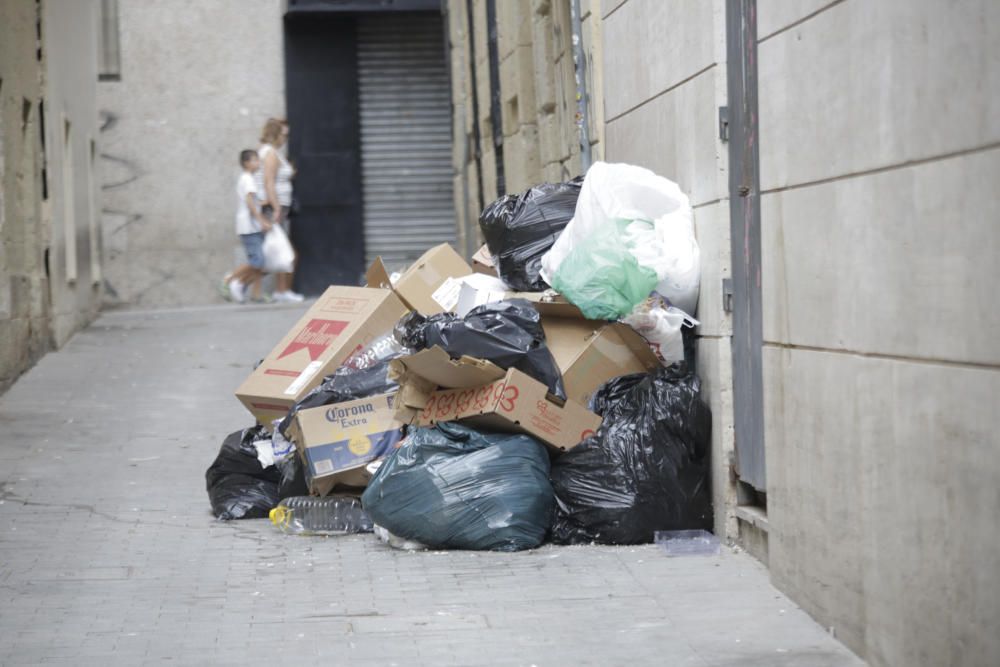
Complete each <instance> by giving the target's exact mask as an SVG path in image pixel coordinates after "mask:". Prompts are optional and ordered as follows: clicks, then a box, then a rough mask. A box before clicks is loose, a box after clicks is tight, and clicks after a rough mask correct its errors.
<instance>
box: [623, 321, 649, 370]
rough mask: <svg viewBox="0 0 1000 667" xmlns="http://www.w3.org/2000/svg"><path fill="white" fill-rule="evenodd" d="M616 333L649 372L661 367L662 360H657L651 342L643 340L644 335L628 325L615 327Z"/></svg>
mask: <svg viewBox="0 0 1000 667" xmlns="http://www.w3.org/2000/svg"><path fill="white" fill-rule="evenodd" d="M615 332H616V333H617V334H618V335H619V336H620V337H621V339H622V342H623V343H624V344H625V345H627V346H628V348H629V349H630V350H631V351H632V354H633V355H635V357H636V359H639V360H640V361H641V362H642V364H643V365H644V366H645V367H646V368H647V369H648V370H653V369H654V368H656V367H657V366H659V365H660V360H659V359H657V357H656V353H655V352H653V350H652V348H650V347H649V341H647V340H646V339H645V338H643V337H642V334H640V333H639V332H638V331H636V330H635V329H633V328H632V327H630V326H629V325H627V324H617V325H615Z"/></svg>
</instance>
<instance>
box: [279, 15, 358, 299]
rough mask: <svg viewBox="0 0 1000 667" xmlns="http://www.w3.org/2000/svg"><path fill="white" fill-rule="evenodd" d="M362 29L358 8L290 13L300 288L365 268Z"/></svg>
mask: <svg viewBox="0 0 1000 667" xmlns="http://www.w3.org/2000/svg"><path fill="white" fill-rule="evenodd" d="M356 34H357V30H356V27H355V19H354V18H353V17H352V16H344V15H336V14H334V15H331V14H326V15H324V14H294V13H290V14H288V15H286V17H285V86H286V90H285V96H286V104H287V107H288V124H289V128H290V130H291V131H290V136H289V144H288V152H289V157H290V158H291V160H292V162H293V163H294V164H295V168H296V170H297V172H296V176H295V198H296V200H297V202H298V212H297V215H296V217H295V218H294V219H293V223H292V242H293V244H294V245H295V248H296V250H297V251H298V258H299V259H298V266H297V268H296V272H295V289H296V290H297V291H299V292H301V293H303V294H307V295H316V294H320V293H322V292H323V290H325V289H326V288H327V287H328V286H329V285H332V284H339V285H356V284H358V283H359V281H360V279H361V276H362V274H363V273H364V268H365V267H364V255H365V249H364V229H363V223H362V203H361V202H362V199H361V157H360V140H359V125H358V79H357V46H356V39H357V38H356Z"/></svg>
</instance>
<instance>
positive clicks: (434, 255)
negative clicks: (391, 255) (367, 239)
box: [365, 243, 473, 315]
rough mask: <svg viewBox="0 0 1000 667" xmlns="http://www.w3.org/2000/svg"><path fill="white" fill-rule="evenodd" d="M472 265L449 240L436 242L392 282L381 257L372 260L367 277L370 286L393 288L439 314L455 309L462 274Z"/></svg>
mask: <svg viewBox="0 0 1000 667" xmlns="http://www.w3.org/2000/svg"><path fill="white" fill-rule="evenodd" d="M471 273H473V271H472V267H471V266H469V264H468V262H466V261H465V260H464V259H462V257H461V255H459V254H458V253H457V252H456V251H455V249H454V248H452V247H451V246H450V245H448V244H447V243H442V244H440V245H437V246H434V247H433V248H431V249H430V250H428V251H427V252H425V253H424V254H423V255H421V256H420V259H418V260H417V261H415V262H414V263H413V264H411V265H410V267H409V268H407V269H406V270H405V271H403V273H402V275H400V276H399V279H398V280H397V281H396V282H395V284H392V283H391V281H390V278H389V271H388V269H386V267H385V263H384V262H383V261H382V258H381V257H376V258H375V261H374V262H372V265H371V267H369V269H368V272H367V273H366V274H365V279H366V280H367V282H368V286H369V287H384V288H391V289H392V290H393V291H395V292H396V294H397V295H398V296H399V298H401V299H402V300H403V301H404V302H405V303H406V305H407V306H409V307H410V309H412V310H416V311H417V312H419V313H421V314H423V315H435V314H437V313H443V312H447V311H450V310H452V309H453V308H454V307H455V304H456V303H457V302H458V292H459V289H460V287H461V283H460V282H459V281H458V279H459V278H461V277H463V276H467V275H469V274H471Z"/></svg>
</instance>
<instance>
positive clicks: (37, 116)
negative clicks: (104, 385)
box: [0, 0, 100, 391]
mask: <svg viewBox="0 0 1000 667" xmlns="http://www.w3.org/2000/svg"><path fill="white" fill-rule="evenodd" d="M96 12H97V2H96V1H95V0H81V1H79V2H77V1H70V0H48V1H47V2H45V3H34V2H24V1H23V0H0V391H2V390H3V389H5V388H6V387H7V386H9V385H10V384H11V382H13V381H14V379H15V378H17V376H18V375H20V373H22V372H23V371H24V370H25V369H27V368H28V367H29V366H30V365H31V364H32V363H34V362H35V361H36V360H37V359H38V358H39V357H40V356H41V355H42V354H44V352H45V351H46V350H47V349H49V348H51V347H52V346H58V345H62V344H63V343H64V342H65V341H66V340H68V339H69V337H70V336H71V335H72V334H73V332H74V331H76V330H77V329H79V328H80V327H82V326H84V325H86V324H87V323H88V322H90V321H91V320H92V319H93V317H94V316H95V314H96V311H97V307H98V304H99V289H100V285H99V283H100V229H99V226H98V225H97V224H96V214H95V211H96V208H97V206H98V199H99V193H98V190H97V176H96V174H95V156H96V153H97V150H98V149H97V143H96V139H97V122H96V117H97V116H96V103H95V98H94V96H95V90H96V86H97V71H96V57H95V54H96V49H97V41H96V40H97V13H96Z"/></svg>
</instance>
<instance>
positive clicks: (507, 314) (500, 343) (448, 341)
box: [398, 299, 566, 399]
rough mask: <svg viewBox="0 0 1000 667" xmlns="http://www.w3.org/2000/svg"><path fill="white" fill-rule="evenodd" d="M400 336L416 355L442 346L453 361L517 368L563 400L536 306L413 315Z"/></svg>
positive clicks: (512, 303)
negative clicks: (473, 359)
mask: <svg viewBox="0 0 1000 667" xmlns="http://www.w3.org/2000/svg"><path fill="white" fill-rule="evenodd" d="M398 329H399V332H398V335H399V336H400V337H401V340H402V341H403V343H404V344H405V345H407V346H408V347H411V348H413V349H415V350H424V349H427V348H430V347H434V346H435V345H438V346H440V347H441V348H443V349H444V351H445V352H447V353H448V355H449V356H450V357H451V358H452V359H458V358H459V357H461V356H462V355H469V356H470V357H476V358H478V359H486V360H487V361H492V362H493V363H494V364H496V365H497V366H499V367H500V368H503V369H504V370H507V369H508V368H516V369H517V370H519V371H522V372H524V373H525V374H527V375H530V376H531V377H533V378H535V379H536V380H538V381H539V382H542V383H543V384H545V385H546V386H547V387H548V388H549V392H550V393H552V394H554V395H555V396H558V397H559V398H562V399H565V398H566V390H565V389H564V388H563V383H562V373H560V372H559V367H558V366H556V361H555V359H553V358H552V353H551V352H550V351H549V348H548V346H547V345H546V344H545V331H543V330H542V323H541V319H540V318H539V315H538V311H537V310H535V308H534V306H532V305H531V304H530V303H528V302H527V301H525V300H524V299H508V300H506V301H497V302H494V303H486V304H483V305H481V306H476V307H475V308H473V309H472V310H470V311H469V313H468V314H467V315H466V316H465V317H464V318H460V317H458V316H457V315H454V314H451V313H440V314H438V315H432V316H431V317H424V316H422V315H419V314H417V313H414V314H412V315H409V316H407V317H405V318H403V320H401V321H400V324H399V325H398Z"/></svg>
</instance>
